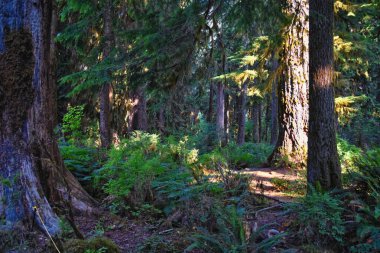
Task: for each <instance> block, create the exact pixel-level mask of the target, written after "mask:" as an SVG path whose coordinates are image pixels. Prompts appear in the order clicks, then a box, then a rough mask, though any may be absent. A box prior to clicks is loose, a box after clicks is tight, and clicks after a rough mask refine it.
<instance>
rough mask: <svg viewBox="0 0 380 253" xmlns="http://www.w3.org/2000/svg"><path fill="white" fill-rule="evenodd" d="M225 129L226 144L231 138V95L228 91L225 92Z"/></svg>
mask: <svg viewBox="0 0 380 253" xmlns="http://www.w3.org/2000/svg"><path fill="white" fill-rule="evenodd" d="M224 104H225V105H224V129H225V133H226V139H225V140H226V144H227V143H228V141H229V140H228V139H229V132H230V125H231V124H230V96H229V95H228V93H225V94H224Z"/></svg>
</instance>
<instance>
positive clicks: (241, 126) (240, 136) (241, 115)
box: [236, 82, 248, 145]
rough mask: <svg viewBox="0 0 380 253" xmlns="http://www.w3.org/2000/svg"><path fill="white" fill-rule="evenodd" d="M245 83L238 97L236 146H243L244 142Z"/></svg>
mask: <svg viewBox="0 0 380 253" xmlns="http://www.w3.org/2000/svg"><path fill="white" fill-rule="evenodd" d="M247 87H248V85H247V82H244V84H243V87H242V88H241V93H240V96H239V100H240V110H239V114H238V117H239V118H238V136H237V141H236V142H237V144H238V145H243V144H244V142H245V123H246V119H245V116H246V111H247V109H246V104H247Z"/></svg>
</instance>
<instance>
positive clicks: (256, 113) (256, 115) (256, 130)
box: [252, 98, 261, 143]
mask: <svg viewBox="0 0 380 253" xmlns="http://www.w3.org/2000/svg"><path fill="white" fill-rule="evenodd" d="M257 99H259V98H257ZM260 107H261V106H260V102H259V101H255V102H254V104H253V113H252V120H253V142H254V143H259V142H260Z"/></svg>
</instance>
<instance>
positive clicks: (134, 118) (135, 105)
mask: <svg viewBox="0 0 380 253" xmlns="http://www.w3.org/2000/svg"><path fill="white" fill-rule="evenodd" d="M144 90H145V88H144V87H138V88H137V89H136V90H134V91H131V92H130V106H129V114H128V132H129V133H131V132H132V131H134V130H141V131H146V130H148V115H147V104H146V103H147V101H146V98H145V92H144Z"/></svg>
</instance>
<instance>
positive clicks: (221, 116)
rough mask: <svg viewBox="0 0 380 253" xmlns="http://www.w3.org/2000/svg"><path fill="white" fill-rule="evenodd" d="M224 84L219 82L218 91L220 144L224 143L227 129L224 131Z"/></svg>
mask: <svg viewBox="0 0 380 253" xmlns="http://www.w3.org/2000/svg"><path fill="white" fill-rule="evenodd" d="M224 106H225V103H224V84H223V83H222V82H218V84H217V91H216V131H217V135H218V140H219V142H223V141H224V135H225V129H224V113H225V107H224Z"/></svg>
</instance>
